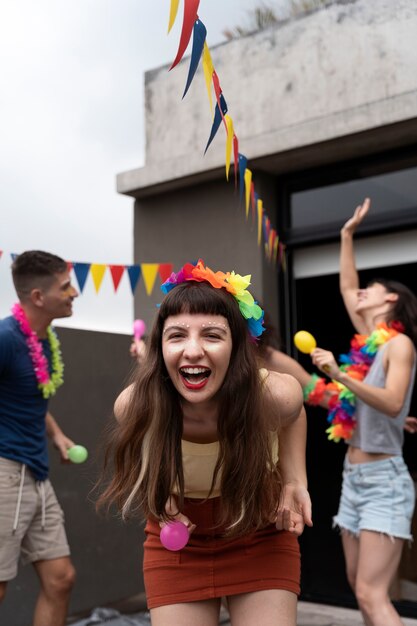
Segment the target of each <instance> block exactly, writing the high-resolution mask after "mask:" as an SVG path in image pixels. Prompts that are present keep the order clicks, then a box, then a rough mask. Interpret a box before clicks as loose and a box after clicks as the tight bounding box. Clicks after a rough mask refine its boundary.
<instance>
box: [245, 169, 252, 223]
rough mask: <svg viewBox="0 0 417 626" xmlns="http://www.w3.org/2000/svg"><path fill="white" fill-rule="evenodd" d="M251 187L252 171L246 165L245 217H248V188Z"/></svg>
mask: <svg viewBox="0 0 417 626" xmlns="http://www.w3.org/2000/svg"><path fill="white" fill-rule="evenodd" d="M251 187H252V172H251V170H250V169H249V168H248V167H247V168H246V170H245V213H246V219H248V217H249V202H250V190H251Z"/></svg>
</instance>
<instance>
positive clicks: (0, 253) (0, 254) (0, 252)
mask: <svg viewBox="0 0 417 626" xmlns="http://www.w3.org/2000/svg"><path fill="white" fill-rule="evenodd" d="M2 255H3V250H0V259H1V257H2Z"/></svg>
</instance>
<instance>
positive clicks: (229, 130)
mask: <svg viewBox="0 0 417 626" xmlns="http://www.w3.org/2000/svg"><path fill="white" fill-rule="evenodd" d="M224 119H225V120H226V127H227V137H226V180H229V170H230V159H231V157H232V147H233V139H234V136H235V133H234V130H233V120H232V118H231V117H230V115H225V118H224Z"/></svg>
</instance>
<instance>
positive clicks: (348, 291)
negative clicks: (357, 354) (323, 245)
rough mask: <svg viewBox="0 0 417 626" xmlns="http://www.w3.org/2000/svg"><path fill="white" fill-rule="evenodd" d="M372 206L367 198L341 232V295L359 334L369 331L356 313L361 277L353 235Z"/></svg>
mask: <svg viewBox="0 0 417 626" xmlns="http://www.w3.org/2000/svg"><path fill="white" fill-rule="evenodd" d="M370 204H371V201H370V199H369V198H366V199H365V201H364V202H363V204H360V205H359V206H358V207H356V209H355V212H354V214H353V217H351V218H350V219H349V220H348V221H347V222H346V224H345V225H344V226H343V227H342V230H341V231H340V279H339V286H340V293H341V295H342V298H343V302H344V303H345V307H346V311H347V313H348V315H349V317H350V319H351V322H352V324H353V326H354V327H355V328H356V330H357V331H358V332H359V333H366V332H367V329H366V326H365V323H364V322H363V320H362V319H361V317H360V316H359V315H357V314H356V313H355V308H356V304H357V301H358V290H359V277H358V272H357V269H356V263H355V252H354V247H353V235H354V233H355V231H356V229H357V227H358V226H359V224H360V223H361V222H362V220H363V219H364V217H365V215H366V214H367V213H368V211H369V207H370Z"/></svg>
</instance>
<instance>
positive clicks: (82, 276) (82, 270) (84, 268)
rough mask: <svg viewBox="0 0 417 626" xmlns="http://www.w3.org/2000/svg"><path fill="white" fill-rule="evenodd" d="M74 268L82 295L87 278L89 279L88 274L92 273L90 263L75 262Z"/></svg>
mask: <svg viewBox="0 0 417 626" xmlns="http://www.w3.org/2000/svg"><path fill="white" fill-rule="evenodd" d="M72 267H73V269H74V274H75V276H76V278H77V282H78V287H79V289H80V293H82V292H83V289H84V286H85V281H86V280H87V277H88V272H89V271H90V263H75V262H73V264H72Z"/></svg>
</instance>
